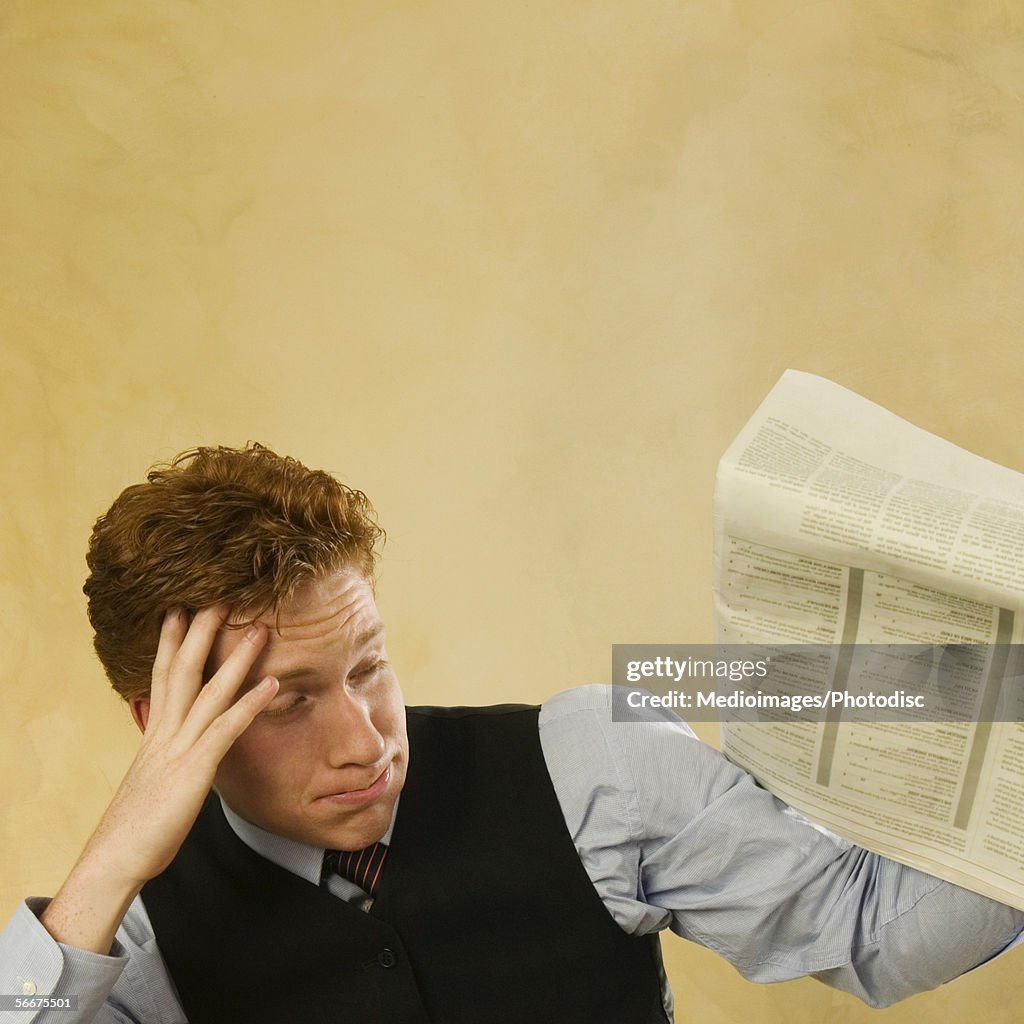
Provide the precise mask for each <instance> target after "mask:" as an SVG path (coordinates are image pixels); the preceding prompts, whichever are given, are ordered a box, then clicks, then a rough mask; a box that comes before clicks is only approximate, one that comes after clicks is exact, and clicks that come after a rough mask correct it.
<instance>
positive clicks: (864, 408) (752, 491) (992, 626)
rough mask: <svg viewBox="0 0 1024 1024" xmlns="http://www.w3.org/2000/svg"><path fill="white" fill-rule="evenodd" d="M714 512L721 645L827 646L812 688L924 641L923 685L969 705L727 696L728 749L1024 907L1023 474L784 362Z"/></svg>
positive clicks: (759, 771) (744, 435)
mask: <svg viewBox="0 0 1024 1024" xmlns="http://www.w3.org/2000/svg"><path fill="white" fill-rule="evenodd" d="M714 516H715V549H714V595H715V608H716V631H717V640H718V642H719V643H720V644H743V645H748V644H785V645H794V648H795V649H797V650H811V649H812V648H809V647H806V646H805V645H819V646H818V647H817V648H813V649H815V650H825V651H831V652H832V656H831V661H830V672H831V676H830V678H829V679H828V680H827V681H826V682H825V683H823V684H816V683H810V684H807V683H806V680H804V683H805V689H806V686H807V685H810V686H811V687H812V688H813V687H814V686H816V685H822V686H824V687H825V688H826V689H832V690H834V689H835V688H836V687H837V686H840V685H842V686H843V687H845V688H846V689H851V690H854V691H855V690H856V689H857V688H858V687H860V688H861V689H862V690H863V689H866V688H870V687H871V686H872V685H873V683H872V679H873V669H872V662H871V659H872V658H873V657H877V653H873V652H877V648H874V647H871V646H870V645H904V644H905V645H923V646H922V647H915V648H914V649H916V650H922V649H923V650H925V651H935V652H938V653H937V654H936V657H937V658H938V659H939V660H940V661H942V662H943V664H944V666H945V668H946V669H947V671H940V672H938V673H935V672H931V671H930V670H926V671H925V672H924V675H923V676H922V677H921V679H922V683H921V685H922V686H925V687H927V686H928V685H933V686H936V685H937V686H938V687H940V688H944V689H943V693H942V694H940V696H942V699H943V700H945V701H946V702H947V705H948V704H949V702H952V703H953V704H955V705H957V707H956V708H955V711H956V713H954V714H950V715H935V714H934V713H924V712H917V713H916V718H915V712H914V711H909V712H905V713H904V712H901V714H900V716H899V717H897V716H894V715H887V716H881V717H882V718H884V719H885V720H877V721H856V722H850V721H846V720H844V718H845V717H846V716H844V715H843V714H842V713H841V712H840V713H839V714H833V713H829V714H828V715H827V717H826V718H825V720H822V718H821V716H818V718H817V720H814V721H805V720H801V719H800V718H799V716H788V717H787V716H779V717H778V718H777V720H776V721H768V722H765V721H764V720H763V719H761V720H759V721H757V722H751V721H749V720H744V718H743V716H742V715H741V714H738V713H736V714H732V713H730V712H728V710H726V711H724V712H722V713H721V715H720V717H721V722H722V725H721V729H722V749H723V752H724V753H725V754H726V755H727V756H728V757H729V758H730V759H731V760H733V761H734V762H735V763H737V764H739V765H741V766H742V767H744V768H745V769H747V770H748V771H750V772H751V773H752V774H753V775H754V776H755V777H756V778H757V779H758V781H759V782H760V783H761V784H762V785H763V786H764V787H765V788H766V789H769V790H770V791H772V792H773V793H775V794H776V795H778V796H779V797H781V798H782V799H784V800H785V801H787V802H788V803H790V804H791V805H793V806H794V807H796V808H797V809H799V810H801V811H802V812H804V813H805V814H807V815H808V817H810V818H812V819H813V820H816V821H818V822H819V823H821V824H822V825H824V826H825V827H827V828H829V829H830V830H832V831H834V832H836V833H838V834H839V835H841V836H843V837H845V838H847V839H849V840H851V841H853V842H855V843H857V844H858V845H861V846H864V847H866V848H868V849H870V850H873V851H875V852H877V853H881V854H884V855H886V856H889V857H892V858H894V859H896V860H899V861H901V862H903V863H905V864H909V865H911V866H914V867H918V868H921V869H923V870H925V871H928V872H930V873H932V874H935V875H938V876H939V877H942V878H945V879H947V880H949V881H952V882H955V883H957V884H960V885H963V886H966V887H967V888H970V889H973V890H975V891H977V892H981V893H983V894H985V895H988V896H991V897H993V898H995V899H998V900H1000V901H1001V902H1004V903H1008V904H1010V905H1013V906H1015V907H1017V908H1019V909H1024V725H1022V719H1024V709H1022V708H1021V707H1019V706H1018V705H1017V704H1016V703H1015V702H1017V701H1019V697H1020V691H1021V686H1020V685H1019V684H1020V678H1019V676H1018V677H1016V679H1015V673H1019V672H1021V671H1022V669H1021V667H1020V666H1019V665H1017V666H1016V667H1014V666H1011V665H1009V664H1008V659H1009V658H1010V655H1011V654H1012V652H1013V651H1014V650H1015V648H1014V647H1013V646H1012V645H1016V644H1020V643H1021V642H1022V641H1024V475H1022V474H1020V473H1016V472H1013V471H1012V470H1009V469H1007V468H1005V467H1003V466H999V465H996V464H994V463H992V462H989V461H987V460H985V459H982V458H980V457H978V456H976V455H972V454H970V453H969V452H966V451H964V450H962V449H960V448H958V447H956V446H955V445H953V444H950V443H949V442H947V441H944V440H942V439H941V438H938V437H935V436H934V435H932V434H929V433H927V432H926V431H923V430H921V429H919V428H917V427H915V426H913V425H912V424H910V423H907V422H906V421H904V420H902V419H900V418H899V417H897V416H895V415H893V414H892V413H890V412H888V411H886V410H885V409H882V408H881V407H879V406H877V405H875V404H874V403H872V402H869V401H867V400H866V399H864V398H862V397H860V396H858V395H856V394H854V393H853V392H851V391H848V390H847V389H845V388H842V387H840V386H839V385H837V384H834V383H832V382H830V381H827V380H824V379H822V378H820V377H815V376H812V375H810V374H807V373H800V372H796V371H792V370H790V371H787V372H786V373H785V374H784V375H783V377H782V378H781V379H780V381H779V382H778V384H777V385H776V386H775V388H774V389H773V390H772V391H771V393H770V394H769V395H768V397H767V398H766V399H765V401H764V402H763V403H762V405H761V406H760V408H759V409H758V410H757V412H756V413H755V414H754V416H753V417H752V419H751V420H750V421H749V423H747V425H746V426H745V427H744V429H743V430H742V432H741V433H740V435H739V436H738V437H737V439H736V440H735V442H734V443H733V444H732V445H731V447H730V448H729V450H728V452H727V453H726V454H725V456H724V457H723V459H722V461H721V464H720V467H719V472H718V478H717V481H716V488H715V510H714ZM975 645H980V646H975ZM836 652H838V653H836ZM1008 652H1009V653H1008ZM859 656H861V657H860V660H858V657H859ZM865 658H866V659H867V661H865V660H864V659H865ZM950 666H952V667H950ZM837 673H838V675H839V676H840V677H841V679H839V680H837ZM901 678H904V679H905V678H907V677H906V676H905V675H904V676H902V677H901ZM1007 679H1009V680H1010V682H1011V683H1014V685H1007V683H1006V681H1007ZM936 680H937V682H936ZM997 703H998V708H999V710H998V713H997V712H996V710H995V709H996V705H997ZM930 706H931V707H933V708H934V706H935V705H934V703H933V704H932V705H930ZM935 719H939V720H935Z"/></svg>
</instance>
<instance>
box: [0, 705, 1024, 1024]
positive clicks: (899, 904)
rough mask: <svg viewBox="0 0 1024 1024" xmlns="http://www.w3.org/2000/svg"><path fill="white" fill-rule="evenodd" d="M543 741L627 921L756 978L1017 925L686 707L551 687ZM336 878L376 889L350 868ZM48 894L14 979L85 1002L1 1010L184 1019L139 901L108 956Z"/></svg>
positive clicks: (250, 837)
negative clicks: (895, 850)
mask: <svg viewBox="0 0 1024 1024" xmlns="http://www.w3.org/2000/svg"><path fill="white" fill-rule="evenodd" d="M540 739H541V746H542V749H543V752H544V758H545V761H546V763H547V767H548V771H549V773H550V775H551V780H552V782H553V784H554V788H555V792H556V794H557V796H558V800H559V803H560V805H561V808H562V812H563V814H564V815H565V821H566V825H567V826H568V829H569V833H570V835H571V836H572V839H573V842H574V843H575V845H576V849H577V850H578V852H579V856H580V859H581V861H582V862H583V866H584V867H585V868H586V870H587V874H588V875H589V876H590V879H591V881H592V882H593V884H594V887H595V888H596V889H597V892H598V893H599V894H600V896H601V899H602V900H603V901H604V904H605V906H606V907H607V909H608V912H609V913H610V914H611V915H612V917H614V919H615V920H616V922H617V923H618V924H619V925H620V926H621V927H622V928H623V929H625V930H626V931H627V932H630V933H633V934H646V933H651V932H657V931H661V930H664V929H670V930H671V931H673V932H675V933H676V934H677V935H681V936H683V937H684V938H687V939H691V940H693V941H694V942H699V943H700V944H701V945H704V946H708V947H710V948H711V949H713V950H715V951H716V952H718V953H720V954H721V955H722V956H724V957H725V958H726V959H728V960H729V961H730V962H731V963H732V964H734V965H735V967H736V968H737V969H738V970H739V971H740V973H741V974H743V975H744V976H745V977H747V978H750V979H751V980H753V981H762V982H770V981H783V980H786V979H789V978H795V977H798V976H801V975H807V974H810V975H814V976H815V977H817V978H819V979H820V980H821V981H824V982H826V983H827V984H829V985H833V986H835V987H837V988H841V989H845V990H846V991H848V992H852V993H854V994H855V995H857V996H859V997H860V998H861V999H863V1000H865V1001H866V1002H868V1003H870V1004H872V1005H876V1006H882V1005H886V1004H888V1003H890V1002H894V1001H895V1000H897V999H901V998H903V997H905V996H909V995H911V994H913V993H915V992H919V991H923V990H925V989H929V988H934V987H935V986H936V985H939V984H942V983H943V982H944V981H948V980H950V979H951V978H955V977H956V976H958V975H960V974H962V973H963V972H965V971H967V970H970V969H971V968H972V967H975V966H977V965H978V964H980V963H983V962H984V961H985V960H988V959H990V958H991V957H992V956H994V955H996V954H997V953H999V952H1001V951H1003V950H1004V949H1006V948H1007V947H1008V946H1010V945H1014V944H1016V943H1017V942H1018V941H1020V938H1021V933H1022V928H1024V914H1022V913H1020V912H1018V911H1015V910H1012V909H1010V908H1008V907H1004V906H1002V905H1001V904H998V903H995V902H993V901H991V900H988V899H986V898H984V897H982V896H978V895H976V894H974V893H970V892H968V891H966V890H965V889H961V888H959V887H957V886H954V885H950V884H949V883H946V882H941V881H939V880H937V879H935V878H932V877H931V876H929V875H925V874H923V873H921V872H918V871H914V870H913V869H911V868H907V867H903V866H902V865H899V864H896V863H895V862H893V861H890V860H886V859H885V858H882V857H878V856H875V855H874V854H870V853H867V852H866V851H864V850H861V849H859V848H857V847H855V846H852V845H851V844H850V843H847V842H845V841H844V840H842V839H839V838H838V837H837V836H835V835H833V834H832V833H830V832H828V831H827V830H825V829H822V828H820V827H818V826H816V825H813V824H811V823H810V822H808V821H807V820H806V819H805V818H803V817H802V816H801V815H800V814H798V813H797V812H795V811H793V810H792V809H791V808H789V807H786V806H785V805H784V804H783V803H781V802H780V801H778V800H776V799H775V798H774V797H772V796H771V795H770V794H768V793H767V792H765V791H764V790H762V789H760V788H759V787H758V786H757V785H756V784H755V783H754V781H753V780H752V779H751V777H750V776H749V775H747V774H746V773H744V772H742V771H740V770H739V769H738V768H736V767H734V766H733V765H731V764H730V763H729V762H728V761H726V760H725V759H724V758H723V757H722V756H721V755H720V754H719V753H718V752H717V751H715V750H713V749H712V748H711V747H708V746H706V745H705V744H703V743H701V742H700V741H699V740H698V739H697V738H696V737H695V736H694V734H693V732H692V731H691V730H690V729H689V728H688V727H687V726H686V725H684V724H683V723H682V722H680V721H679V720H678V719H674V718H673V719H671V720H666V719H661V718H659V719H658V720H655V721H650V722H630V723H624V722H612V719H611V690H610V688H608V687H604V686H589V687H582V688H580V689H577V690H569V691H566V692H565V693H561V694H558V695H557V696H556V697H553V698H552V699H551V700H549V701H547V702H546V703H545V704H544V706H543V707H542V709H541V713H540ZM225 810H226V812H227V815H228V821H229V822H230V824H231V826H232V828H233V829H234V830H235V832H236V833H237V834H238V836H239V838H241V839H242V841H243V842H245V843H247V844H248V845H249V846H250V847H251V848H252V849H254V850H255V851H256V852H257V853H259V854H261V855H262V856H264V857H266V858H267V859H268V860H271V861H274V862H275V863H276V864H278V865H280V866H281V867H283V868H285V869H286V870H288V871H291V872H293V873H294V874H296V875H299V876H300V877H302V878H305V879H307V880H308V881H309V882H311V883H313V884H317V883H318V882H319V877H320V864H321V861H322V857H323V850H321V849H318V848H315V847H310V846H305V845H303V844H301V843H296V842H294V841H292V840H288V839H284V838H282V837H280V836H276V835H272V834H271V833H268V832H265V831H264V830H262V829H259V828H257V827H256V826H254V825H252V824H250V823H249V822H246V821H244V820H242V819H241V818H239V817H238V816H237V815H235V814H233V813H232V812H231V811H230V809H228V808H225ZM396 813H397V812H396ZM330 887H331V891H332V892H333V893H334V894H335V895H336V896H338V897H339V898H342V899H358V898H362V897H363V896H365V894H364V893H362V892H361V890H359V889H358V888H357V887H356V886H355V885H354V884H353V883H351V882H348V881H346V880H345V879H342V878H333V879H332V880H331V882H330ZM45 905H46V900H45V899H38V900H33V899H30V900H26V901H25V903H23V904H22V905H21V906H20V907H19V908H18V910H17V912H16V913H15V915H14V918H13V919H12V920H11V922H10V924H9V925H8V927H7V929H6V930H5V931H4V933H3V935H2V936H0V992H5V993H22V992H23V991H27V990H29V989H33V990H34V991H35V992H38V993H39V994H53V995H58V996H60V995H74V996H77V998H78V1001H79V1009H78V1012H77V1013H68V1012H67V1011H61V1012H58V1011H41V1012H39V1013H38V1014H35V1015H33V1014H31V1013H26V1012H23V1011H0V1022H3V1024H7V1022H8V1021H10V1022H12V1024H14V1022H17V1024H28V1022H30V1021H32V1022H36V1024H79V1022H87V1021H91V1020H95V1021H97V1022H102V1024H113V1022H118V1024H184V1022H185V1020H186V1018H185V1016H184V1014H183V1012H182V1010H181V1006H180V1004H179V1001H178V998H177V994H176V992H175V989H174V985H173V983H172V981H171V980H170V978H169V976H168V974H167V970H166V968H165V967H164V963H163V960H162V959H161V956H160V952H159V950H158V949H157V946H156V941H155V939H154V937H153V930H152V927H151V925H150V922H149V917H148V915H147V914H146V909H145V907H144V906H143V904H142V900H141V899H136V900H135V902H134V903H133V904H132V906H131V908H130V909H129V911H128V913H127V915H126V916H125V919H124V922H123V923H122V925H121V928H120V929H119V931H118V933H117V939H116V942H115V945H114V947H113V949H112V950H111V953H110V955H109V956H100V955H98V954H95V953H89V952H85V951H82V950H78V949H74V948H72V947H69V946H65V945H62V944H60V943H57V942H55V941H54V940H53V939H52V938H51V937H50V935H49V934H48V933H47V932H46V930H45V929H44V928H43V927H42V925H41V924H40V923H39V920H38V917H37V915H38V914H39V913H40V912H41V911H42V909H43V908H44V907H45ZM665 992H666V1008H667V1013H668V1015H669V1016H671V995H670V994H669V993H668V990H667V987H666V990H665Z"/></svg>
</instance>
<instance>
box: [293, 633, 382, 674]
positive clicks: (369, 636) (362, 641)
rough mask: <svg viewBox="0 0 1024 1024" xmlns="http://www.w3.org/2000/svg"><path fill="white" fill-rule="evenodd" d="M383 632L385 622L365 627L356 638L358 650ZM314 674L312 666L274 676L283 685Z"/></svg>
mask: <svg viewBox="0 0 1024 1024" xmlns="http://www.w3.org/2000/svg"><path fill="white" fill-rule="evenodd" d="M383 632H384V623H383V622H380V621H378V622H375V623H374V624H373V625H372V626H367V627H366V629H364V630H363V631H362V632H361V633H359V634H357V636H356V638H355V642H354V643H355V649H356V650H360V649H361V648H363V647H365V646H366V645H367V644H368V643H369V642H370V641H371V640H374V639H376V638H377V637H378V636H380V634H381V633H383ZM313 674H314V672H313V669H310V668H296V669H293V670H292V671H291V672H282V673H281V674H280V675H277V676H275V677H274V678H275V679H276V680H277V681H278V682H279V683H280V684H281V685H282V686H284V684H285V683H288V682H291V681H292V680H295V679H302V678H303V677H304V676H310V675H313Z"/></svg>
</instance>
